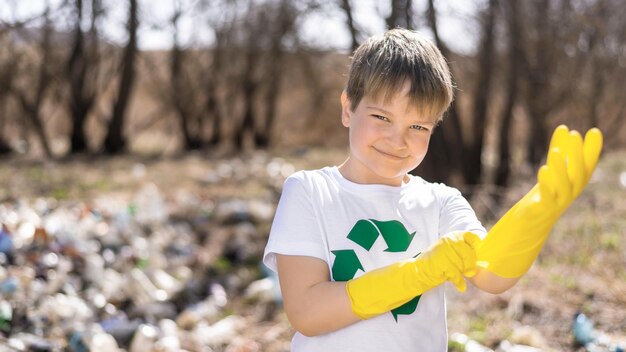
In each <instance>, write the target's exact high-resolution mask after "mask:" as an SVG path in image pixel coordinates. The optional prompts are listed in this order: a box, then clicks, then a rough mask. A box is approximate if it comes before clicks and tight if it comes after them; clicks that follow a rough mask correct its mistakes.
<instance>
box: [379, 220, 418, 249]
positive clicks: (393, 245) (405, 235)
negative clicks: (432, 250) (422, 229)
mask: <svg viewBox="0 0 626 352" xmlns="http://www.w3.org/2000/svg"><path fill="white" fill-rule="evenodd" d="M370 221H372V222H373V223H374V224H375V225H376V227H378V229H379V230H380V233H381V234H382V235H383V238H384V239H385V243H387V249H385V252H405V251H406V250H407V249H408V248H409V244H411V241H412V240H413V237H414V236H415V232H413V233H409V231H407V230H406V228H405V227H404V225H402V223H401V222H399V221H396V220H391V221H378V220H374V219H370Z"/></svg>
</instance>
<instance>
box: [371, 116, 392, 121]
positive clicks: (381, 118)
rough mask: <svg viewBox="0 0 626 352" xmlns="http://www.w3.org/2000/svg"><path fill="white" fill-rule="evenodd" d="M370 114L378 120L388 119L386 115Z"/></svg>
mask: <svg viewBox="0 0 626 352" xmlns="http://www.w3.org/2000/svg"><path fill="white" fill-rule="evenodd" d="M372 116H374V118H376V119H378V120H381V121H389V119H388V118H386V117H384V116H382V115H372Z"/></svg>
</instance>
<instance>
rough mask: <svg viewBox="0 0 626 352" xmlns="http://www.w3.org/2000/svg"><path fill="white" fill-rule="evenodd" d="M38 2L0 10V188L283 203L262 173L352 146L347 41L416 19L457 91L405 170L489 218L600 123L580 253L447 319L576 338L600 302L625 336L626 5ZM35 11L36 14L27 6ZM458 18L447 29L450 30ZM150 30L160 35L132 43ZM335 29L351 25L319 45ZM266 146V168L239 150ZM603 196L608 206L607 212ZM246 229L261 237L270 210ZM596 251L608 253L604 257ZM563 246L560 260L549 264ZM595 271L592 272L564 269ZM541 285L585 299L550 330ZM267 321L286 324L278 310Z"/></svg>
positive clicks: (333, 159)
mask: <svg viewBox="0 0 626 352" xmlns="http://www.w3.org/2000/svg"><path fill="white" fill-rule="evenodd" d="M32 4H34V2H29V5H24V3H23V2H20V1H4V2H3V4H1V5H0V158H1V159H0V160H2V164H3V166H2V171H1V172H0V179H1V180H2V186H1V187H0V199H2V200H3V201H5V202H11V201H12V200H14V199H21V198H24V199H29V200H34V199H37V198H38V197H51V198H55V199H57V200H59V201H84V202H88V201H89V199H92V198H94V197H95V196H97V195H102V194H109V195H114V194H115V195H120V196H121V197H124V196H126V198H127V199H130V198H132V195H133V194H134V192H136V191H137V189H140V188H141V186H142V185H143V184H145V183H146V182H147V181H150V182H153V183H156V184H157V186H158V187H159V188H160V189H161V190H162V192H163V193H164V197H165V198H167V199H173V198H175V195H174V192H175V191H178V190H180V189H183V188H185V189H188V190H189V191H190V192H195V193H196V194H199V195H201V197H204V198H208V199H211V201H212V202H213V204H218V203H219V202H220V201H222V200H223V199H231V198H243V199H251V198H254V197H257V196H262V197H265V198H266V199H269V202H270V203H271V204H273V205H275V202H276V201H277V195H278V194H279V193H280V180H279V181H276V182H275V183H273V184H272V185H270V186H268V183H271V182H268V181H267V180H265V179H264V178H263V177H265V176H267V175H266V173H267V174H270V175H273V176H278V177H279V178H280V177H285V176H286V174H287V173H288V172H289V171H290V170H295V169H299V168H310V167H320V166H322V165H325V164H331V163H339V162H341V161H342V160H341V159H342V158H343V156H344V155H345V151H346V143H347V131H346V130H345V129H344V128H343V127H342V126H341V125H340V104H339V95H340V93H341V90H342V89H343V85H344V83H345V78H346V73H347V68H348V65H349V62H350V53H351V51H352V50H353V49H354V48H356V47H357V46H358V45H359V43H361V42H362V41H363V40H364V39H366V38H367V37H368V36H370V35H372V34H378V33H381V32H382V31H384V29H385V28H393V27H397V26H400V27H404V28H410V29H416V30H419V31H420V32H423V33H424V34H425V35H427V36H428V37H429V38H431V39H432V40H433V41H434V42H435V43H436V44H437V46H438V47H439V48H440V49H441V51H442V53H443V54H444V56H445V57H446V58H447V60H448V62H449V64H450V67H451V69H452V72H453V75H454V79H455V83H456V85H457V90H456V99H455V101H454V102H453V104H452V106H451V108H450V109H449V111H448V112H447V113H446V116H445V118H444V121H443V123H442V124H441V126H440V127H439V128H437V129H436V130H435V133H434V135H433V137H432V139H431V144H430V149H429V154H428V155H427V157H426V159H425V160H424V162H423V163H422V165H420V166H419V167H418V169H417V170H415V173H417V174H419V175H420V176H422V177H424V178H425V179H427V180H429V181H438V182H446V183H448V184H451V185H453V186H456V187H458V188H459V189H460V190H461V191H462V192H463V193H464V194H465V195H467V196H468V198H470V199H471V201H472V204H473V206H474V207H475V208H476V210H477V212H478V214H479V215H480V217H481V218H482V219H484V221H485V223H486V224H489V223H490V222H491V221H493V220H494V219H496V218H497V217H498V216H499V215H501V214H502V212H503V211H504V210H506V209H507V207H508V206H510V205H511V204H512V202H513V201H514V200H515V199H518V198H519V196H520V195H521V194H523V192H524V190H525V189H528V188H529V185H530V182H532V180H534V178H535V176H534V174H535V172H536V170H537V168H538V166H539V165H540V164H541V163H542V162H543V157H544V155H545V154H546V149H547V146H548V141H549V137H550V134H551V131H552V130H553V129H554V127H556V126H557V125H559V124H566V125H568V126H569V127H570V128H572V129H577V130H579V131H586V130H587V129H589V128H591V127H593V126H596V127H599V128H600V129H601V130H602V131H603V132H604V136H605V151H604V153H605V158H604V159H605V161H604V163H605V164H602V163H601V169H604V172H603V174H602V175H604V176H602V175H600V176H597V177H596V178H594V180H595V181H592V183H593V182H596V183H598V182H599V183H601V185H596V186H595V187H596V188H595V189H596V190H598V192H599V190H601V189H606V190H607V192H608V193H606V194H601V195H598V196H589V197H591V199H589V198H584V197H583V200H581V203H582V206H581V207H582V208H581V209H578V210H579V211H580V213H575V214H577V215H576V219H575V220H574V218H573V216H574V215H571V216H572V219H573V220H572V221H573V222H568V221H567V220H566V221H564V223H566V224H567V225H565V226H564V228H561V230H558V229H557V231H556V232H557V233H556V234H555V235H554V237H557V240H554V241H558V238H561V237H562V236H565V235H564V233H567V232H568V231H570V232H571V231H573V232H575V233H576V234H578V235H580V236H583V237H584V239H583V240H581V241H578V242H577V241H572V243H577V244H579V245H581V247H576V248H574V249H572V248H569V247H568V248H569V249H570V250H569V251H565V250H562V249H560V248H556V247H555V248H553V249H550V248H548V249H547V251H548V252H549V253H552V255H553V258H554V260H553V261H551V262H549V263H550V265H551V266H550V268H552V269H550V270H555V271H554V272H552V271H549V270H548V272H550V273H551V274H545V273H544V274H545V275H546V276H539V279H538V280H539V281H534V280H533V279H532V278H535V279H537V278H538V277H533V276H531V279H529V281H528V282H526V283H522V284H521V287H520V288H519V291H516V292H517V293H512V294H511V295H512V296H510V297H507V296H506V295H505V296H502V297H504V298H502V297H500V298H484V297H483V298H482V299H477V302H485V301H486V302H491V303H490V304H491V305H488V306H481V305H480V304H482V303H480V304H479V303H477V305H472V306H469V307H468V306H465V307H462V308H459V310H460V311H461V312H466V311H467V310H468V309H469V310H471V311H472V314H473V315H478V316H480V319H479V320H478V322H477V320H476V319H473V320H472V319H470V320H463V321H464V322H463V323H458V322H457V321H455V319H454V318H452V319H451V324H452V326H453V327H459V328H460V329H463V330H466V332H472V331H473V332H474V333H476V332H477V331H478V332H480V334H475V335H474V337H477V338H478V339H479V340H481V341H482V342H485V343H487V344H490V345H494V344H495V343H496V342H498V341H500V340H502V339H503V338H504V337H506V336H509V335H510V333H511V332H510V331H504V332H503V331H502V330H495V331H494V330H490V329H492V328H491V327H490V324H489V323H488V322H489V321H494V320H496V319H502V316H501V315H498V313H494V306H493V303H494V301H495V305H496V307H498V306H499V307H500V308H502V306H509V307H510V306H511V305H512V306H514V308H509V309H508V311H509V313H507V314H508V315H506V314H505V315H506V317H507V319H510V320H511V321H518V322H522V321H526V323H530V324H536V325H537V326H544V325H542V324H545V325H546V326H548V327H545V326H544V330H543V331H544V332H545V333H546V334H547V335H548V337H549V338H550V339H554V340H551V341H550V343H548V345H550V346H552V347H553V348H565V347H564V346H568V347H571V345H570V343H571V336H569V335H568V332H567V331H566V330H568V328H567V326H569V325H568V324H569V321H570V318H571V313H572V312H573V310H577V309H581V306H584V307H586V308H585V309H587V311H588V313H595V314H596V316H597V317H605V318H606V317H607V316H608V318H606V319H608V320H606V324H605V326H602V327H603V328H604V329H605V330H608V331H611V332H614V333H617V334H618V335H620V334H621V335H626V321H625V320H624V319H626V318H624V316H626V314H624V313H625V312H624V309H623V305H622V306H621V309H620V308H618V309H617V313H615V307H620V305H621V304H626V302H624V301H623V300H624V296H625V295H624V292H626V288H625V286H624V284H623V283H624V281H625V280H626V271H625V270H624V269H623V268H624V267H626V254H625V253H626V247H625V246H624V244H623V239H624V228H625V227H626V226H625V225H624V223H623V221H622V220H620V218H623V214H624V213H623V212H622V211H623V210H624V209H623V206H622V205H621V202H620V201H619V199H621V198H620V197H623V195H624V189H625V188H626V173H624V172H623V171H622V170H624V169H625V168H626V165H625V164H626V163H624V162H623V160H624V157H623V156H624V154H623V149H624V146H625V142H624V141H625V140H626V139H625V138H624V137H625V136H626V127H624V122H625V121H626V90H625V89H624V87H623V82H624V81H625V79H626V22H624V21H623V19H624V18H626V6H625V5H624V3H623V1H621V0H529V1H519V0H475V1H471V2H469V1H468V2H464V5H463V7H458V6H459V4H458V2H455V1H452V0H437V1H436V0H421V1H412V0H389V1H384V0H379V1H367V2H361V1H355V0H292V1H288V0H215V1H208V0H196V1H192V0H173V1H169V2H168V5H167V8H168V9H169V12H167V13H165V14H164V13H163V12H159V11H156V10H155V8H156V7H159V5H155V3H154V2H149V1H140V0H128V1H122V0H110V1H106V0H63V1H41V2H40V3H37V6H34V5H32ZM468 4H469V5H468ZM28 6H34V7H33V8H36V9H31V10H30V11H24V8H25V7H28ZM363 7H368V10H367V15H363V11H364V10H363ZM329 19H332V21H330V22H329ZM452 25H454V26H457V29H456V30H454V31H452V32H453V33H456V34H455V35H454V36H450V35H448V36H446V35H444V34H443V33H450V28H447V27H448V26H452ZM329 28H330V29H329ZM149 30H150V31H157V32H159V33H160V37H158V38H157V39H156V41H157V42H158V41H159V40H162V41H163V43H165V44H162V43H161V44H162V45H161V44H159V43H157V44H159V45H156V47H158V48H155V47H152V48H149V47H143V48H142V47H141V45H140V43H142V35H146V32H147V31H149ZM333 31H337V33H336V36H337V37H340V38H343V39H341V40H337V41H332V40H331V41H325V40H323V39H320V38H321V37H322V36H325V37H326V38H328V36H329V32H330V36H331V37H332V36H333V35H334V34H333ZM339 31H340V32H339ZM159 38H161V39H159ZM154 40H155V39H154V38H152V39H151V41H152V42H154ZM144 42H145V41H144ZM259 155H260V157H259ZM258 158H261V159H262V160H265V161H266V165H264V166H263V167H261V168H254V167H253V166H254V165H252V164H254V162H252V164H249V163H250V162H251V161H254V160H258ZM285 165H287V166H285ZM603 165H604V167H602V166H603ZM257 166H259V165H256V166H255V167H257ZM243 170H245V171H243ZM255 170H257V171H258V170H261V171H258V172H257V171H255ZM213 173H215V174H216V175H217V176H215V175H213ZM261 174H262V175H261ZM137 175H140V176H141V177H138V176H137ZM237 175H239V176H237ZM242 175H243V176H242ZM602 177H604V178H602ZM244 178H245V179H244ZM227 179H230V180H227ZM216 180H221V181H216ZM233 180H234V181H233ZM602 180H604V181H602ZM222 181H223V182H222ZM600 181H602V182H600ZM272 182H274V181H272ZM264 187H266V188H268V189H270V191H268V190H267V189H265V188H264ZM592 187H593V186H592ZM611 192H612V193H611ZM603 197H604V198H603ZM172 202H174V201H173V200H172ZM599 209H600V210H601V209H610V211H606V212H605V213H604V214H602V216H601V215H599V212H601V211H600V210H599ZM581 214H582V215H581ZM589 214H592V215H589ZM608 214H613V215H614V216H613V217H609V216H608ZM620 214H621V215H620ZM589 216H591V218H588V217H589ZM587 220H588V221H587ZM576 221H581V223H578V222H576ZM255 226H256V228H257V232H256V235H257V236H258V238H259V239H260V243H262V242H263V240H264V239H266V237H267V232H268V231H267V230H268V229H267V226H268V224H266V223H263V224H261V225H259V224H255ZM559 233H561V234H562V235H561V237H559ZM598 238H599V239H600V240H599V241H597V242H594V241H595V239H598ZM588 241H592V242H594V243H595V244H597V246H598V248H596V247H593V246H592V245H584V243H587V242H588ZM572 243H571V244H572ZM590 246H591V247H590ZM592 247H593V248H592ZM596 250H597V251H600V252H601V253H602V254H603V255H604V256H603V258H602V262H601V263H600V264H598V263H596V262H595V261H594V259H593V258H595V257H596V255H598V253H597V252H595V251H596ZM604 251H608V254H607V253H605V252H604ZM257 252H258V251H257ZM560 255H561V256H560ZM258 256H259V253H256V254H255V255H253V256H252V257H253V258H255V259H258ZM572 256H575V257H576V258H577V259H576V258H573V257H572ZM218 257H219V255H218ZM581 257H582V258H586V259H580V258H581ZM231 259H232V258H231ZM559 259H561V262H565V263H566V264H568V265H569V266H567V265H566V267H563V266H561V264H559V265H556V264H555V263H557V262H558V260H559ZM579 260H580V261H579ZM572 261H573V263H572ZM590 263H591V264H590ZM231 264H232V263H231ZM247 264H249V261H248V262H247ZM596 265H598V266H599V267H601V268H602V269H599V268H598V270H600V273H601V274H598V272H595V271H594V270H593V268H596ZM589 266H591V268H592V269H589V277H594V278H595V279H593V280H596V279H597V280H600V281H599V282H595V281H594V282H595V283H594V284H593V285H591V286H587V283H586V281H584V282H585V283H583V281H580V282H579V281H577V279H575V278H570V276H569V275H570V274H571V273H573V272H576V270H577V269H580V268H585V269H588V268H589ZM607 266H610V267H611V269H608V268H607ZM564 273H569V274H564ZM259 275H260V274H259ZM534 275H542V274H540V273H539V272H536V274H534ZM542 277H543V278H544V279H545V280H546V281H545V282H544V281H541V280H540V278H542ZM598 277H600V279H598ZM605 279H606V281H602V280H605ZM593 280H592V281H593ZM538 282H543V286H539V287H542V288H544V289H546V290H547V291H546V294H547V295H550V294H554V292H552V291H550V290H552V288H553V286H552V285H553V284H554V285H556V287H560V289H562V290H564V291H571V290H573V291H574V293H573V294H572V295H573V297H575V298H572V299H573V300H574V301H575V302H576V304H573V303H572V305H567V304H564V306H565V307H564V308H563V310H561V311H559V312H549V313H545V314H548V315H547V316H549V317H550V319H553V321H554V323H553V324H549V323H546V322H545V321H544V320H545V319H546V315H545V314H544V313H542V312H537V311H535V310H533V309H535V308H536V305H539V306H541V307H542V308H541V309H540V311H543V308H546V307H548V306H550V304H549V303H546V304H545V306H542V305H541V303H537V302H541V300H538V301H534V303H530V301H532V299H530V298H528V299H527V301H525V300H524V299H522V298H519V297H520V295H521V296H524V297H526V294H522V293H523V292H526V291H525V288H526V289H528V288H530V287H532V290H537V287H536V286H534V285H539V283H538ZM524 285H526V286H524ZM578 285H580V286H581V287H582V286H584V287H585V288H584V289H583V288H581V287H578ZM607 285H608V286H610V287H613V290H614V291H610V290H609V291H610V292H613V295H612V296H611V295H609V296H610V297H608V298H607V297H604V296H602V297H604V298H603V299H605V302H604V303H607V302H608V303H607V304H606V305H605V308H599V307H600V306H601V305H600V304H598V306H596V305H593V304H592V305H587V306H585V305H584V303H583V302H586V300H587V299H589V297H590V295H591V296H593V295H594V294H595V292H596V291H595V289H596V288H598V289H599V287H607ZM589 287H592V288H589ZM599 290H600V289H599ZM622 290H624V291H622ZM548 291H549V292H551V293H547V292H548ZM557 292H562V291H557ZM604 292H605V293H606V291H604ZM620 292H621V294H620ZM474 294H475V295H476V293H474ZM513 298H515V299H513ZM596 298H597V297H596ZM520 300H521V303H520ZM600 300H602V299H600ZM511 301H513V302H511ZM453 302H454V301H453ZM503 302H505V303H503ZM570 303H571V302H570ZM489 307H490V308H489ZM515 307H517V308H515ZM594 307H595V308H597V310H596V311H594V309H592V308H594ZM610 307H613V308H611V309H610ZM178 308H179V311H182V308H183V307H178ZM516 309H517V310H516ZM520 309H521V312H520V311H519V310H520ZM511 310H513V311H514V312H513V313H510V311H511ZM547 310H549V309H547ZM583 310H584V309H583ZM611 311H612V312H613V313H610V312H611ZM477 312H478V313H477ZM524 312H526V313H524ZM620 312H621V318H620ZM503 314H504V313H503ZM524 314H527V315H524ZM528 314H530V315H529V316H530V317H529V316H528ZM611 314H612V315H611ZM524 317H526V318H524ZM264 319H266V320H267V319H269V321H270V322H273V323H274V325H276V324H279V323H276V321H279V322H280V324H285V320H284V317H283V318H280V317H277V316H271V317H269V318H268V317H267V316H266V317H265V318H264ZM281 319H282V320H281ZM524 319H526V320H524ZM564 322H568V323H567V324H564ZM455 324H456V325H455ZM287 326H288V325H287ZM285 331H288V328H286V330H285ZM288 335H289V332H286V333H285V336H286V337H285V338H287V337H288ZM263 346H264V345H263Z"/></svg>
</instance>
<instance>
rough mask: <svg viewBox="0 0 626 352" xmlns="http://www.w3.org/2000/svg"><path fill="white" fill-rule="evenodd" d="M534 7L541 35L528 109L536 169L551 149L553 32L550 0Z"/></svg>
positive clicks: (531, 74) (530, 146)
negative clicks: (551, 32) (549, 116)
mask: <svg viewBox="0 0 626 352" xmlns="http://www.w3.org/2000/svg"><path fill="white" fill-rule="evenodd" d="M535 5H536V7H535V27H536V28H537V30H538V32H539V35H538V37H539V38H538V39H537V44H536V48H535V55H536V59H535V65H534V67H531V68H530V72H529V77H528V79H529V82H528V83H529V93H528V94H529V96H528V105H529V106H528V110H529V111H528V112H529V115H530V119H531V121H530V124H531V126H530V138H529V141H528V146H527V150H528V153H527V158H528V162H529V164H530V165H531V166H533V167H534V168H537V167H538V166H539V165H540V164H541V161H542V160H543V158H544V156H545V155H546V152H547V150H548V131H547V123H546V120H547V118H548V114H549V113H550V111H551V109H552V108H551V106H550V105H551V101H550V99H551V91H550V86H549V85H550V76H551V75H550V73H551V72H550V71H551V69H552V67H551V59H552V58H550V57H549V55H550V51H551V50H550V43H549V39H550V33H549V30H548V25H549V22H548V21H549V20H550V19H549V9H550V1H549V0H540V1H537V2H536V4H535Z"/></svg>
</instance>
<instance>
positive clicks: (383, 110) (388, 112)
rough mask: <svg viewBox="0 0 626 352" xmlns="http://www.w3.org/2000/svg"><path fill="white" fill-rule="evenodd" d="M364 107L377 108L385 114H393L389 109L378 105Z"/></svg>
mask: <svg viewBox="0 0 626 352" xmlns="http://www.w3.org/2000/svg"><path fill="white" fill-rule="evenodd" d="M366 108H367V109H374V110H378V111H380V112H383V113H385V114H387V115H393V113H392V112H391V111H387V110H385V109H382V108H379V107H377V106H366Z"/></svg>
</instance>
